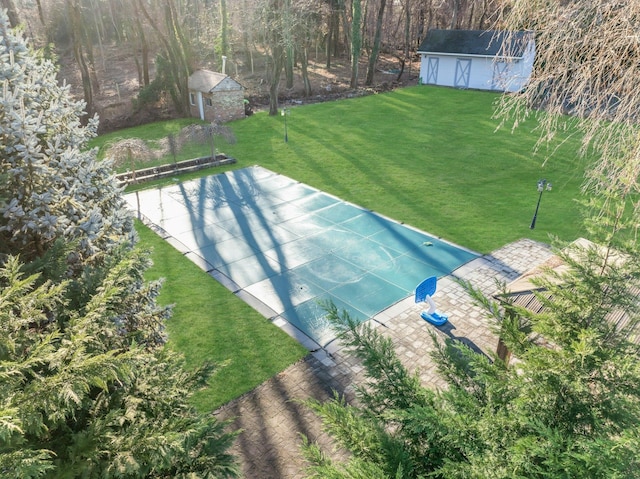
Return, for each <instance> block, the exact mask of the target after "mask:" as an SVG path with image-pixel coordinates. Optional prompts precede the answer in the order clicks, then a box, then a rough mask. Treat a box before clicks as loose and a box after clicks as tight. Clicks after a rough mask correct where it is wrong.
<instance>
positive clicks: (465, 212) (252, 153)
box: [94, 86, 584, 409]
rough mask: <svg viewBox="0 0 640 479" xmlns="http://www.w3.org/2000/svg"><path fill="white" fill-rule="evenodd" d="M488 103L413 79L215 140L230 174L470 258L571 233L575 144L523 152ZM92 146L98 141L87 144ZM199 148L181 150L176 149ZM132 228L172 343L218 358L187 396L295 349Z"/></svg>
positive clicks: (201, 400) (205, 397) (161, 132)
mask: <svg viewBox="0 0 640 479" xmlns="http://www.w3.org/2000/svg"><path fill="white" fill-rule="evenodd" d="M496 98H497V96H496V94H495V93H488V92H478V91H463V90H453V89H446V88H438V87H428V86H418V87H411V88H405V89H401V90H396V91H394V92H391V93H385V94H379V95H372V96H366V97H360V98H354V99H348V100H341V101H335V102H329V103H318V104H312V105H305V106H300V107H294V108H291V112H290V115H289V116H288V118H287V120H288V138H289V141H288V142H287V143H285V142H284V121H283V118H282V117H281V116H276V117H270V116H268V115H267V114H266V113H265V112H259V113H257V114H255V115H254V116H252V117H250V118H247V119H244V120H240V121H236V122H233V123H230V124H229V125H228V126H230V127H231V128H232V129H233V131H234V133H235V135H236V137H237V143H236V144H234V145H226V144H225V143H224V142H223V140H221V139H220V140H218V141H217V145H218V147H219V150H222V151H223V152H225V153H227V154H228V155H229V156H233V157H235V158H236V159H237V161H238V162H237V164H235V165H233V166H232V167H231V168H243V167H246V166H250V165H255V164H259V165H261V166H263V167H266V168H269V169H271V170H274V171H276V172H279V173H282V174H284V175H287V176H289V177H292V178H295V179H296V180H299V181H301V182H304V183H307V184H310V185H312V186H314V187H316V188H319V189H321V190H324V191H327V192H329V193H332V194H334V195H337V196H339V197H340V198H342V199H344V200H348V201H351V202H353V203H356V204H358V205H361V206H363V207H366V208H369V209H372V210H374V211H377V212H379V213H381V214H383V215H386V216H389V217H391V218H393V219H395V220H398V221H401V222H404V223H408V224H410V225H412V226H415V227H417V228H420V229H422V230H424V231H427V232H429V233H432V234H435V235H437V236H440V237H443V238H445V239H447V240H449V241H453V242H454V243H457V244H460V245H462V246H464V247H467V248H469V249H472V250H475V251H478V252H482V253H486V252H490V251H492V250H494V249H496V248H499V247H501V246H503V245H505V244H507V243H510V242H512V241H515V240H517V239H519V238H523V237H529V238H533V239H536V240H540V241H544V242H548V241H549V239H550V236H551V235H553V236H557V237H559V238H561V239H565V240H572V239H575V238H576V237H578V236H580V235H581V234H582V227H581V222H580V217H579V214H578V209H577V206H576V203H575V201H574V200H575V199H576V198H577V197H578V196H579V188H580V184H581V182H582V176H583V171H584V165H583V164H581V162H580V161H579V160H578V159H577V158H576V155H575V153H574V152H575V151H576V150H577V147H578V145H577V140H575V139H569V140H567V141H564V142H563V140H565V138H558V140H557V141H558V142H557V144H555V145H553V147H557V151H555V153H554V155H553V156H552V157H551V158H550V159H548V161H547V162H546V164H545V160H547V151H546V150H545V151H544V152H540V153H538V154H536V153H534V145H535V143H536V139H537V134H536V132H535V131H534V129H535V122H534V121H533V120H531V121H529V123H525V124H524V125H522V126H520V127H519V128H518V129H517V130H516V131H515V132H511V131H510V130H509V129H501V130H498V131H496V127H497V120H494V119H492V113H493V104H494V102H495V100H496ZM183 121H187V122H188V121H189V120H183ZM178 125H184V123H182V122H172V123H170V124H169V125H164V124H154V125H152V126H151V127H150V126H148V125H146V126H145V127H144V129H143V133H141V134H138V131H139V130H138V129H130V130H126V131H121V132H118V133H117V136H118V137H121V138H126V137H132V136H133V137H143V136H144V137H145V138H146V139H148V140H149V141H156V140H157V139H159V138H161V137H162V136H166V134H167V131H172V132H174V133H175V132H176V130H175V129H176V128H179V126H178ZM114 135H115V134H114ZM104 143H105V142H104V138H102V137H101V138H98V139H97V140H96V142H95V143H94V146H100V145H102V144H104ZM207 150H208V146H206V145H205V146H194V147H193V148H192V149H191V150H190V151H189V154H190V155H192V156H194V157H195V156H202V155H206V154H207ZM166 161H167V162H169V161H172V159H171V158H167V159H166ZM226 169H229V167H226ZM222 171H224V170H222V169H209V170H204V171H203V172H200V173H198V175H202V174H211V173H218V172H222ZM190 177H193V175H191V176H190ZM540 178H546V179H547V180H549V181H551V182H552V183H553V190H552V191H550V192H546V193H544V196H543V198H542V203H541V207H540V212H539V215H538V222H537V226H536V229H535V230H530V229H529V224H530V222H531V218H532V216H533V212H534V209H535V205H536V201H537V199H538V193H537V191H536V183H537V181H538V180H539V179H540ZM183 179H186V178H183ZM167 181H170V182H172V181H175V179H169V180H167ZM140 233H141V238H142V243H143V244H145V245H150V246H152V247H153V248H154V250H155V251H154V255H153V257H154V262H155V266H154V267H153V269H152V270H151V272H150V275H151V276H152V277H166V278H167V282H166V285H165V286H164V288H163V293H162V297H161V301H162V302H164V303H176V308H175V313H174V316H173V318H172V319H171V321H170V324H169V336H170V342H169V344H170V345H171V347H174V348H176V349H178V350H180V351H183V352H184V353H185V354H186V356H187V358H188V360H189V361H190V362H191V363H192V364H196V363H198V362H200V361H203V360H215V361H217V362H224V361H228V362H229V364H228V365H227V366H226V367H225V368H223V369H222V370H221V371H220V373H219V374H218V375H217V376H216V377H215V378H214V379H213V380H212V382H211V388H210V389H209V390H207V391H205V392H203V393H202V394H200V395H199V396H198V397H197V403H198V405H199V407H201V408H203V409H211V408H213V407H215V406H217V405H220V404H222V403H224V402H225V401H227V400H228V399H230V398H232V397H234V396H235V395H237V394H240V393H242V392H244V391H246V390H249V389H251V388H252V387H254V386H255V385H257V384H259V383H260V382H262V381H264V380H265V379H267V378H268V377H269V376H270V375H272V374H274V373H275V372H277V371H279V370H282V369H284V368H285V367H286V366H287V365H288V364H290V363H291V362H294V361H295V360H297V359H298V358H300V357H301V356H302V355H303V353H304V352H303V351H302V350H301V348H299V347H298V346H297V344H296V343H295V342H294V341H293V340H290V339H289V338H288V337H286V336H285V335H284V334H282V333H281V332H280V331H279V330H278V329H277V328H275V327H272V326H271V325H270V324H268V323H267V322H266V321H265V320H264V319H262V318H261V317H260V316H259V315H258V314H257V313H255V312H254V311H253V310H252V309H251V308H249V307H248V306H246V305H245V304H244V303H242V302H241V301H240V300H238V299H237V298H236V297H235V296H233V295H232V294H231V293H230V292H228V291H227V290H226V289H224V288H223V287H222V286H220V285H219V284H218V283H216V282H215V281H213V280H212V279H211V278H210V277H209V276H208V275H206V274H205V273H204V272H201V271H200V270H198V268H197V267H195V266H194V265H193V264H192V263H190V262H189V261H188V260H187V259H185V258H183V257H182V256H181V255H180V254H178V253H177V252H176V251H175V250H173V249H172V248H171V247H169V246H168V245H167V244H166V243H164V242H163V241H161V240H160V239H159V238H158V237H156V236H155V235H154V234H153V233H151V232H150V231H149V230H146V229H145V228H141V229H140ZM262 328H265V329H262ZM274 338H277V340H276V339H274Z"/></svg>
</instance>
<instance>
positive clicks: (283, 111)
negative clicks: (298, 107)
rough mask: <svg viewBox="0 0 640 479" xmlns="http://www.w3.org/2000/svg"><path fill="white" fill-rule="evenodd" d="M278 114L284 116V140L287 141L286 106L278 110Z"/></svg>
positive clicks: (287, 111) (287, 114)
mask: <svg viewBox="0 0 640 479" xmlns="http://www.w3.org/2000/svg"><path fill="white" fill-rule="evenodd" d="M280 114H281V115H282V116H283V117H284V142H285V143H288V142H289V136H288V135H287V116H289V110H288V109H287V108H283V109H282V110H281V111H280Z"/></svg>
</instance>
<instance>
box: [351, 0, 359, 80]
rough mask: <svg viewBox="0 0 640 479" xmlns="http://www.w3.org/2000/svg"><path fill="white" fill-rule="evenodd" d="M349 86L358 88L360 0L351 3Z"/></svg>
mask: <svg viewBox="0 0 640 479" xmlns="http://www.w3.org/2000/svg"><path fill="white" fill-rule="evenodd" d="M351 8H352V20H351V81H350V82H349V86H350V87H351V88H354V89H355V88H358V61H359V60H360V50H361V48H362V36H361V32H360V27H361V23H362V0H353V2H352V4H351Z"/></svg>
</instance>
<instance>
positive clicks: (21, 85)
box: [0, 13, 237, 479]
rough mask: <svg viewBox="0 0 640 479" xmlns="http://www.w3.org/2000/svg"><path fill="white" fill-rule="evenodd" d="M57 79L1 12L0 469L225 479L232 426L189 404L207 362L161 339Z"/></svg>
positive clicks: (149, 296)
mask: <svg viewBox="0 0 640 479" xmlns="http://www.w3.org/2000/svg"><path fill="white" fill-rule="evenodd" d="M55 75H56V69H55V67H54V66H53V65H52V64H51V63H50V62H49V61H47V60H46V59H44V58H43V57H42V56H41V55H39V54H38V53H36V52H33V51H31V50H30V49H29V48H28V46H27V45H26V44H25V42H24V41H23V39H22V38H21V37H20V36H19V35H16V34H15V33H14V32H13V31H12V30H11V29H9V28H8V25H7V19H6V17H5V16H4V15H3V14H1V13H0V78H2V88H3V89H2V95H1V97H0V177H1V178H2V179H3V180H6V181H3V182H2V184H1V185H0V411H1V416H0V417H1V419H0V475H1V476H2V477H7V478H21V479H22V478H31V477H34V478H35V477H88V478H91V477H101V478H109V477H129V478H134V477H158V478H160V477H211V476H213V477H233V476H235V475H236V474H237V468H236V466H235V463H234V460H233V458H232V457H231V456H230V455H229V454H228V453H227V450H228V448H229V447H230V444H231V442H232V441H233V438H234V436H235V435H234V434H233V433H227V432H225V431H224V424H221V423H219V422H217V421H216V419H215V418H214V417H213V416H210V415H202V414H199V413H197V412H196V411H195V410H194V409H193V408H192V407H191V406H190V404H189V397H190V395H191V394H192V393H193V392H194V391H195V390H197V389H198V388H199V387H201V386H202V385H204V381H205V380H206V378H207V377H208V375H209V374H211V372H212V368H211V367H210V366H205V367H203V368H201V369H200V370H196V371H187V370H186V369H185V368H184V361H183V358H182V357H181V356H179V355H177V354H176V353H172V352H170V351H169V350H167V349H166V348H165V347H164V341H165V337H164V333H163V331H164V322H165V320H166V319H167V318H168V316H169V313H170V311H169V309H167V308H164V307H160V306H159V305H157V303H156V298H157V296H158V293H159V288H160V283H157V282H155V283H148V282H145V281H144V272H145V270H146V269H147V268H148V266H149V255H148V252H145V251H142V250H140V249H139V248H137V247H135V235H134V230H133V222H132V220H131V218H130V217H129V215H128V214H127V213H126V208H124V201H123V198H122V195H121V191H120V190H119V188H118V187H116V183H115V181H114V177H113V174H112V172H111V171H110V169H109V165H108V164H105V163H98V162H97V161H96V158H95V152H93V151H87V150H86V149H85V147H86V142H87V140H88V139H89V138H90V137H91V136H92V135H93V134H94V133H95V127H96V124H97V123H96V122H97V119H92V120H91V121H90V122H89V125H88V126H87V127H84V126H82V124H81V122H80V120H79V117H80V116H81V115H82V104H81V103H77V102H74V101H73V100H72V99H71V98H70V96H69V92H68V89H66V88H62V87H59V86H58V85H57V82H56V79H55Z"/></svg>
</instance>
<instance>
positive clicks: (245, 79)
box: [0, 0, 502, 128]
mask: <svg viewBox="0 0 640 479" xmlns="http://www.w3.org/2000/svg"><path fill="white" fill-rule="evenodd" d="M0 5H1V6H2V7H3V8H6V9H7V11H8V15H9V18H10V22H11V23H12V25H14V26H16V25H20V26H21V28H23V29H24V33H25V35H26V36H27V38H28V40H29V42H30V44H31V45H33V46H35V47H42V48H46V51H47V52H48V54H49V55H52V56H54V55H55V58H56V60H57V62H58V63H60V64H61V73H60V78H61V80H62V79H65V80H66V81H67V82H68V83H69V84H70V85H71V87H72V93H74V94H75V95H76V96H81V97H82V98H83V99H84V100H85V101H86V103H87V106H86V111H87V113H88V116H92V115H93V114H94V113H99V115H100V117H101V119H102V120H103V122H105V125H102V126H107V127H109V128H112V127H117V126H126V125H127V124H128V123H127V121H126V119H125V118H123V117H124V116H127V115H128V116H132V115H135V114H137V115H138V116H139V117H140V118H137V119H133V120H131V121H133V122H134V123H140V122H143V121H145V120H151V119H156V118H163V117H165V116H166V115H174V114H175V115H186V114H187V112H188V93H187V89H186V80H187V77H188V75H189V74H190V73H191V72H193V71H194V70H196V69H198V68H208V69H211V70H214V71H221V69H222V68H223V57H224V58H225V64H226V73H228V74H229V75H231V76H232V77H234V78H235V79H237V80H239V81H241V83H242V84H243V85H244V86H245V88H246V89H247V90H246V95H247V97H248V98H249V99H250V100H251V101H252V102H253V103H254V104H256V105H257V106H262V105H265V106H266V105H268V107H269V111H270V113H271V114H275V113H277V110H278V101H279V97H280V98H283V97H286V98H301V97H305V98H309V97H312V96H314V95H315V96H322V95H324V96H330V95H335V94H336V93H338V92H340V91H344V90H349V89H351V90H353V89H356V88H358V87H367V88H381V89H387V88H390V87H391V86H392V84H406V82H409V81H414V82H415V81H417V77H416V76H415V75H414V76H413V77H411V72H410V70H411V66H412V65H413V64H414V63H415V64H416V65H417V58H416V57H415V50H416V48H417V47H418V46H419V45H420V42H421V41H422V39H423V38H424V35H425V33H426V32H427V30H428V29H429V28H466V29H485V28H490V27H491V24H492V21H493V20H494V19H495V18H497V17H498V13H499V11H500V8H501V5H502V1H501V0H446V1H434V0H399V1H393V2H387V1H386V0H323V1H319V2H318V1H312V0H239V1H234V2H227V0H161V1H153V2H149V1H144V0H132V1H129V0H51V1H47V2H42V1H41V0H37V1H36V2H32V1H26V0H1V1H0ZM381 57H384V58H385V59H386V60H387V61H386V62H385V63H384V65H382V62H381ZM359 63H360V64H361V66H362V68H360V67H359ZM382 69H384V70H385V71H384V73H385V75H384V76H383V77H382V78H380V75H379V74H380V70H382ZM320 70H321V71H322V73H321V74H320V75H315V77H314V76H313V75H312V74H311V73H312V72H319V71H320ZM376 74H378V75H377V76H376ZM281 78H282V84H281ZM314 78H315V81H314ZM401 82H405V83H401ZM381 84H383V85H381ZM133 98H135V102H134V105H133V107H135V108H134V109H133V110H132V105H131V102H130V100H131V99H133ZM168 110H169V111H168ZM143 112H146V113H143ZM118 116H120V117H121V118H120V124H118V122H117V121H116V124H113V125H111V124H107V123H110V122H109V121H108V120H110V119H111V118H117V117H118ZM131 121H130V122H129V124H131Z"/></svg>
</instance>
